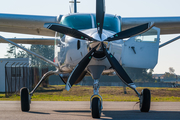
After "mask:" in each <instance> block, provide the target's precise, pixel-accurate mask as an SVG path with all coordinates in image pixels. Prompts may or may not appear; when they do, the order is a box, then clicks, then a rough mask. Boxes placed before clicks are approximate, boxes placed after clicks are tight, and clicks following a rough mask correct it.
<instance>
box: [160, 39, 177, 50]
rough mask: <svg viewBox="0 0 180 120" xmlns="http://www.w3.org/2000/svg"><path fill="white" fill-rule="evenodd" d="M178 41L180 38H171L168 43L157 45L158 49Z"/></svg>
mask: <svg viewBox="0 0 180 120" xmlns="http://www.w3.org/2000/svg"><path fill="white" fill-rule="evenodd" d="M178 39H180V36H178V37H175V38H173V39H172V40H169V41H167V42H165V43H163V44H161V45H159V48H161V47H164V46H166V45H168V44H170V43H172V42H174V41H176V40H178Z"/></svg>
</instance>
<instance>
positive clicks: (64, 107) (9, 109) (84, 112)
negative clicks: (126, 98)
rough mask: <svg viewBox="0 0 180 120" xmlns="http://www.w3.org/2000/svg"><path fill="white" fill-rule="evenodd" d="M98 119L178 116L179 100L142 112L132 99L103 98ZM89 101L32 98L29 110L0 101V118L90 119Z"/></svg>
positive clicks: (166, 119)
mask: <svg viewBox="0 0 180 120" xmlns="http://www.w3.org/2000/svg"><path fill="white" fill-rule="evenodd" d="M101 116H102V117H101V119H105V120H109V119H118V120H180V102H153V103H152V104H151V111H150V112H149V113H141V112H140V111H139V104H136V103H135V102H103V110H102V114H101ZM92 119H93V118H92V117H91V111H90V102H88V101H87V102H85V101H82V102H81V101H32V103H31V109H30V111H29V112H21V108H20V102H19V101H0V120H92Z"/></svg>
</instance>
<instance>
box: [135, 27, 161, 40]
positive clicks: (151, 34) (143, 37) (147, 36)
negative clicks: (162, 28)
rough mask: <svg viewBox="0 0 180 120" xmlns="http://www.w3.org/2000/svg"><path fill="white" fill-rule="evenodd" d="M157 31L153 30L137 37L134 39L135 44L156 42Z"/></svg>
mask: <svg viewBox="0 0 180 120" xmlns="http://www.w3.org/2000/svg"><path fill="white" fill-rule="evenodd" d="M157 34H158V33H157V31H156V30H154V29H150V30H148V31H147V32H145V33H143V34H141V35H138V36H137V37H136V38H135V41H136V42H156V41H157V37H158V36H157Z"/></svg>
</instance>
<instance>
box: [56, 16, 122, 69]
mask: <svg viewBox="0 0 180 120" xmlns="http://www.w3.org/2000/svg"><path fill="white" fill-rule="evenodd" d="M95 20H96V18H95V14H68V15H66V16H63V18H62V19H61V22H60V23H61V24H63V25H66V26H68V27H71V28H74V29H77V30H79V31H81V32H83V33H85V34H87V35H89V36H91V37H93V38H96V39H100V38H99V35H98V33H97V28H96V25H95V23H96V21H95ZM103 28H104V29H103V34H102V39H105V38H107V37H109V36H112V35H113V34H115V33H117V32H120V31H121V25H120V19H119V18H117V17H116V16H114V15H110V14H107V15H105V20H104V27H103ZM120 41H122V40H120ZM120 41H119V42H118V43H123V42H120ZM93 44H95V43H94V42H87V41H83V40H80V39H76V38H73V37H70V36H68V35H63V34H60V33H56V42H55V61H56V62H57V63H58V64H59V66H60V70H61V71H63V72H71V71H72V70H73V69H74V67H75V66H76V65H77V64H78V63H79V62H80V60H81V59H82V58H83V57H84V56H85V55H86V54H87V53H88V52H89V49H90V48H91V46H92V45H93ZM106 44H107V46H108V48H110V52H112V53H113V54H115V57H116V59H117V60H118V61H119V60H120V55H121V54H120V53H121V48H122V47H121V46H122V45H121V44H116V45H115V44H113V42H111V43H108V42H106ZM112 47H116V48H117V49H113V48H112ZM117 51H118V53H117ZM89 65H104V66H106V69H109V68H110V67H111V66H110V64H109V62H108V60H107V59H106V58H105V57H104V56H103V55H101V54H100V53H99V54H97V55H96V56H95V57H93V59H92V60H91V62H90V63H89Z"/></svg>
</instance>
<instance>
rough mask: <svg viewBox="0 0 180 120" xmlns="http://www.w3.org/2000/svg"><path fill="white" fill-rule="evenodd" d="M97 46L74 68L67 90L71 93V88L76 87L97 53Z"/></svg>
mask: <svg viewBox="0 0 180 120" xmlns="http://www.w3.org/2000/svg"><path fill="white" fill-rule="evenodd" d="M98 45H99V44H98ZM98 45H97V46H95V47H94V48H93V49H92V50H91V51H90V52H89V53H88V54H87V55H86V56H85V57H84V58H83V59H82V60H81V61H80V62H79V63H78V64H77V66H76V67H75V68H74V70H73V71H72V72H71V74H70V76H69V78H68V80H67V83H66V90H67V91H69V90H70V88H71V87H72V86H73V85H74V83H75V82H76V81H77V80H78V78H79V76H80V75H81V73H82V72H83V71H84V69H85V68H86V66H87V65H88V64H89V62H90V60H91V58H92V56H93V54H94V52H95V51H96V48H97V47H98Z"/></svg>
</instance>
